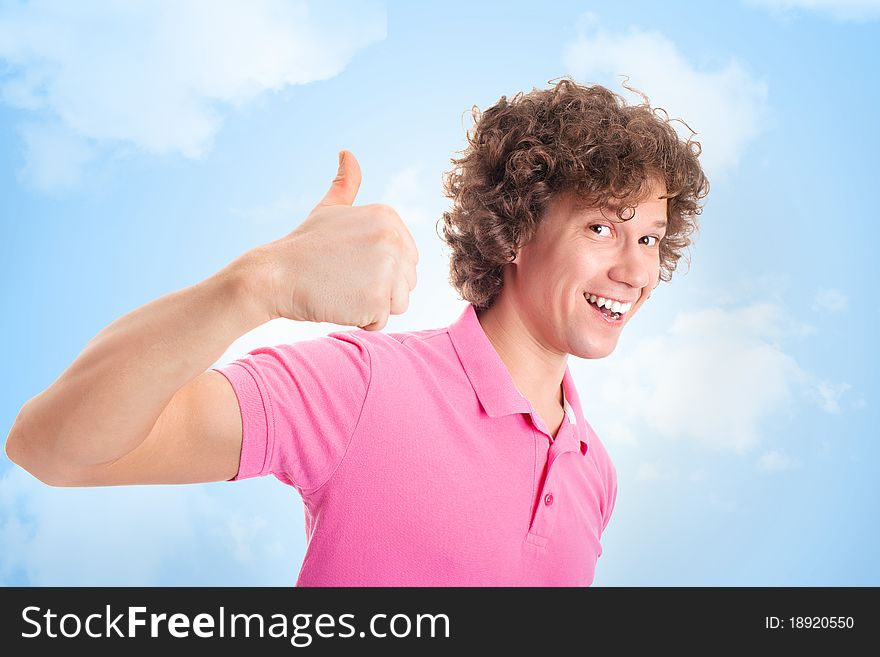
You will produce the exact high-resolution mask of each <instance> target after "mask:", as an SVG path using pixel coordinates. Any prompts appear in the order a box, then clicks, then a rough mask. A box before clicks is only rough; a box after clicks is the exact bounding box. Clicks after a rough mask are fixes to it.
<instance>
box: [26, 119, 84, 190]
mask: <svg viewBox="0 0 880 657" xmlns="http://www.w3.org/2000/svg"><path fill="white" fill-rule="evenodd" d="M19 132H20V134H21V137H22V142H23V146H24V153H23V154H24V161H25V162H24V166H23V168H22V169H21V170H20V171H19V172H18V175H19V179H20V180H21V181H22V182H24V183H26V184H28V185H29V186H31V187H32V188H33V189H36V190H37V191H40V192H44V193H51V192H56V191H62V192H63V191H68V190H71V189H76V188H78V187H80V186H81V184H82V177H83V176H82V172H83V168H84V167H85V165H86V164H88V163H89V162H90V161H91V160H92V159H93V158H94V156H95V152H94V149H93V147H92V146H91V145H90V144H89V143H88V141H87V140H85V139H83V138H82V137H80V136H79V135H77V134H75V133H72V132H71V131H70V130H67V129H66V128H65V127H64V126H62V125H58V124H57V123H46V124H36V123H32V122H29V123H24V124H22V125H20V126H19Z"/></svg>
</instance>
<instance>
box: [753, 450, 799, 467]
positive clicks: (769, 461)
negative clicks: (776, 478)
mask: <svg viewBox="0 0 880 657" xmlns="http://www.w3.org/2000/svg"><path fill="white" fill-rule="evenodd" d="M797 465H798V462H797V461H796V460H795V459H793V458H791V457H790V456H788V455H787V454H785V453H784V452H780V451H779V450H770V451H768V452H764V453H763V454H761V457H760V458H759V459H758V469H759V470H760V471H762V472H767V473H773V472H782V471H784V470H791V469H792V468H795V467H797Z"/></svg>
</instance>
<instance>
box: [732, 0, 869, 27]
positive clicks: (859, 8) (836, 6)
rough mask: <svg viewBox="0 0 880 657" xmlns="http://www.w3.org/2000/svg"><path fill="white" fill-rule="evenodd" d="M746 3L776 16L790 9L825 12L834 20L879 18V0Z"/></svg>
mask: <svg viewBox="0 0 880 657" xmlns="http://www.w3.org/2000/svg"><path fill="white" fill-rule="evenodd" d="M745 2H746V4H749V5H752V6H755V7H761V8H763V9H767V10H769V11H770V12H771V13H772V14H773V15H775V16H777V17H786V16H787V15H788V13H789V12H792V11H797V10H801V11H811V12H815V13H818V14H826V15H827V16H829V17H831V18H832V19H833V20H836V21H855V22H862V21H870V20H876V19H878V18H880V0H745Z"/></svg>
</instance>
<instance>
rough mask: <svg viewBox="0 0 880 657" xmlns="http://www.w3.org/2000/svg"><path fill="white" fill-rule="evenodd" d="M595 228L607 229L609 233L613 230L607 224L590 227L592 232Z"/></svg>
mask: <svg viewBox="0 0 880 657" xmlns="http://www.w3.org/2000/svg"><path fill="white" fill-rule="evenodd" d="M594 228H607V229H608V230H609V231H610V230H611V228H610V227H609V226H606V225H605V224H593V225H592V226H590V230H593V229H594ZM593 232H595V231H593ZM597 234H598V233H597Z"/></svg>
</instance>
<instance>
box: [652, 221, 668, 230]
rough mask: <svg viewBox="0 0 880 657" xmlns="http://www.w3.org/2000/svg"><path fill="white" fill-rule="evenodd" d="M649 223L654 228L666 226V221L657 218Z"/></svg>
mask: <svg viewBox="0 0 880 657" xmlns="http://www.w3.org/2000/svg"><path fill="white" fill-rule="evenodd" d="M651 225H652V226H654V228H666V221H665V220H659V219H658V220H657V221H655V222H654V223H653V224H651Z"/></svg>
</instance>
